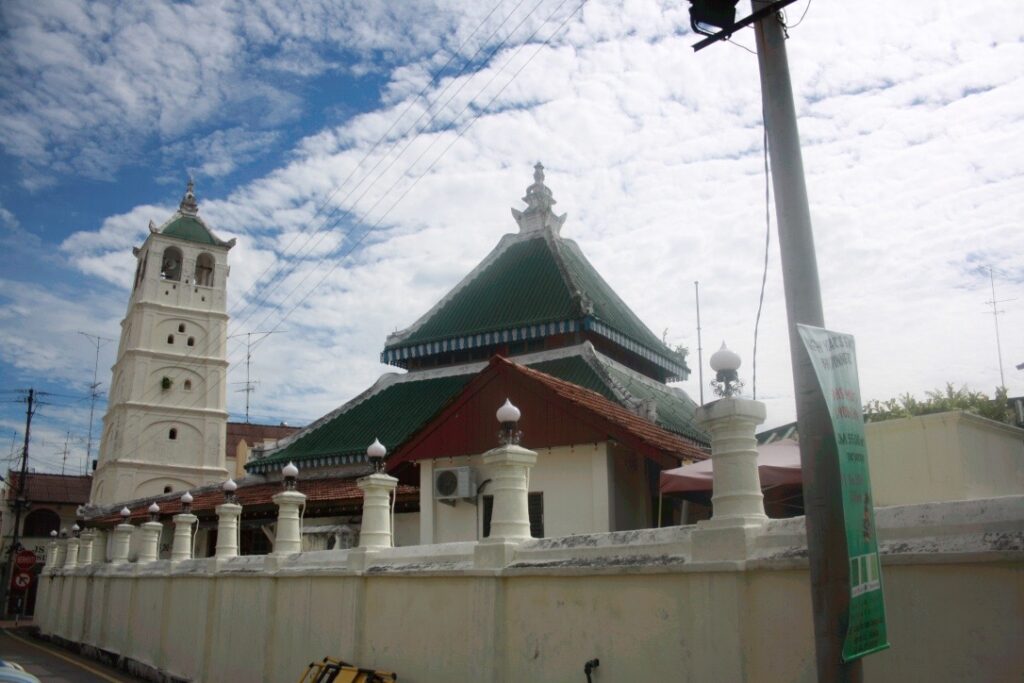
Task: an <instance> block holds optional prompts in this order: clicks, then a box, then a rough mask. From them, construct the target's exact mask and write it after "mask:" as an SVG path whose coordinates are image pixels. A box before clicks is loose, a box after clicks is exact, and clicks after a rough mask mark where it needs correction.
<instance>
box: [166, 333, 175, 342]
mask: <svg viewBox="0 0 1024 683" xmlns="http://www.w3.org/2000/svg"><path fill="white" fill-rule="evenodd" d="M167 343H168V344H173V343H174V335H173V334H169V335H167Z"/></svg>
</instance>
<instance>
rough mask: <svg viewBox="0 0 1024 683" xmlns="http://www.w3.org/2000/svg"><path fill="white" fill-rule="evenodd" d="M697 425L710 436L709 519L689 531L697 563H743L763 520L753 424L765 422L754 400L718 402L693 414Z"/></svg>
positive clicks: (766, 517)
mask: <svg viewBox="0 0 1024 683" xmlns="http://www.w3.org/2000/svg"><path fill="white" fill-rule="evenodd" d="M696 418H697V422H698V424H700V425H701V426H702V427H703V428H704V429H705V430H706V431H707V432H708V433H710V434H711V466H712V477H713V492H712V496H711V504H712V508H713V510H712V517H711V519H710V520H706V521H703V522H700V523H698V525H697V527H698V528H697V530H696V531H695V532H694V536H693V541H694V558H695V559H697V560H706V561H714V560H735V561H742V560H745V559H746V558H747V556H748V551H749V550H750V548H751V544H752V542H753V538H754V537H755V536H756V535H757V534H758V533H759V530H760V528H761V526H762V525H763V524H764V523H765V522H766V521H767V520H768V516H767V515H766V514H765V512H764V496H763V494H762V493H761V477H760V475H759V474H758V472H757V437H756V436H755V430H756V428H757V425H759V424H761V423H762V422H764V419H765V407H764V404H763V403H760V402H759V401H750V400H747V399H742V398H723V399H720V400H718V401H715V402H713V403H708V404H707V405H704V406H702V407H700V408H698V409H697V414H696Z"/></svg>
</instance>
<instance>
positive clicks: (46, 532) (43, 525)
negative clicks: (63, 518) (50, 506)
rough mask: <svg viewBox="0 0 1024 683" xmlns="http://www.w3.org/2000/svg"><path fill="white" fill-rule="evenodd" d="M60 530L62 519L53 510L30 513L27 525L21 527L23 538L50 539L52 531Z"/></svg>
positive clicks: (39, 510) (41, 509)
mask: <svg viewBox="0 0 1024 683" xmlns="http://www.w3.org/2000/svg"><path fill="white" fill-rule="evenodd" d="M59 528H60V517H59V516H58V515H57V513H56V512H54V511H53V510H46V509H45V508H40V509H38V510H33V511H32V512H30V513H28V516H27V517H25V524H24V526H22V527H21V535H22V536H40V537H45V538H49V536H50V532H51V531H57V530H58V529H59Z"/></svg>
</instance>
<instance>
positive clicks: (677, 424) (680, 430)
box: [602, 363, 711, 444]
mask: <svg viewBox="0 0 1024 683" xmlns="http://www.w3.org/2000/svg"><path fill="white" fill-rule="evenodd" d="M602 365H604V369H605V371H606V372H607V373H608V374H609V375H610V376H611V378H612V379H613V380H614V381H615V382H617V383H618V384H619V386H621V387H622V388H623V389H625V390H626V391H627V392H628V393H629V394H630V395H631V396H632V397H633V398H634V399H640V400H642V401H647V400H653V401H654V405H655V406H656V407H657V410H658V416H657V419H656V420H655V422H656V423H657V424H658V426H659V427H662V428H664V429H667V430H668V431H670V432H675V433H676V434H681V435H683V436H688V437H690V438H692V439H695V440H697V441H700V442H702V443H708V444H709V443H711V440H710V438H709V437H708V435H707V434H705V433H704V432H702V431H701V430H700V429H698V428H697V426H696V421H695V419H694V414H695V413H696V411H697V404H696V403H694V402H693V401H692V400H691V399H690V398H689V397H688V396H687V395H686V394H684V393H683V392H681V391H676V390H674V389H673V388H672V387H669V386H666V385H663V384H656V383H654V382H648V381H644V380H641V379H638V378H637V377H636V376H634V375H633V374H631V373H630V372H628V371H626V370H623V369H621V368H618V367H616V366H615V365H612V364H611V363H602Z"/></svg>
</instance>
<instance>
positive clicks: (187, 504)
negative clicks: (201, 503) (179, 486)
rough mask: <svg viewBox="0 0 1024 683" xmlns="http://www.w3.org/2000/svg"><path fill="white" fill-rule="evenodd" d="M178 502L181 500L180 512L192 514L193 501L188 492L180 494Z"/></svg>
mask: <svg viewBox="0 0 1024 683" xmlns="http://www.w3.org/2000/svg"><path fill="white" fill-rule="evenodd" d="M180 500H181V511H182V513H184V514H188V513H190V512H192V501H193V500H195V499H194V498H193V497H192V494H191V493H189V492H188V491H185V493H184V494H182V496H181V499H180Z"/></svg>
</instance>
